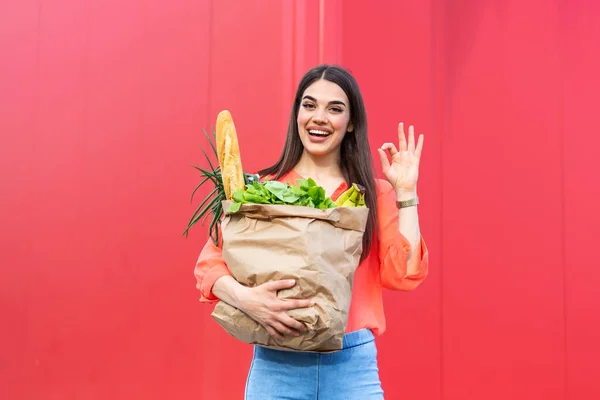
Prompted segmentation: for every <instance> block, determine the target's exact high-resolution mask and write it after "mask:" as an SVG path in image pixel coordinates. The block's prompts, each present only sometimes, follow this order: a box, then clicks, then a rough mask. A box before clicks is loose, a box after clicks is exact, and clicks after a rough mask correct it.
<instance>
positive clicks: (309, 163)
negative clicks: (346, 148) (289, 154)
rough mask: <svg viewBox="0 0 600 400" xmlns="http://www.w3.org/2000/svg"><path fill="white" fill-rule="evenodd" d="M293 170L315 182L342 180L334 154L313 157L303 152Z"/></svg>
mask: <svg viewBox="0 0 600 400" xmlns="http://www.w3.org/2000/svg"><path fill="white" fill-rule="evenodd" d="M294 169H295V170H296V172H297V173H298V174H300V175H302V176H303V177H305V178H308V177H310V178H313V179H315V180H322V179H323V178H324V179H331V178H334V179H335V178H342V179H343V178H344V174H343V173H342V168H341V167H340V163H339V154H336V153H332V154H329V155H327V156H324V157H315V156H313V155H311V154H309V153H307V152H306V151H305V152H303V153H302V156H301V157H300V161H298V164H296V167H294Z"/></svg>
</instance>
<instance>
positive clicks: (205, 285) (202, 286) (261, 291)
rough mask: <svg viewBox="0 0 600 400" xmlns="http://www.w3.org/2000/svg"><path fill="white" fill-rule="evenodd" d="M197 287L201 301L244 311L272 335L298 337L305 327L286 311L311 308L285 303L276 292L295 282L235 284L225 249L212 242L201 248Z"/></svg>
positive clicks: (302, 302)
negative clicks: (220, 301) (249, 285)
mask: <svg viewBox="0 0 600 400" xmlns="http://www.w3.org/2000/svg"><path fill="white" fill-rule="evenodd" d="M194 275H195V276H196V281H197V285H196V287H197V288H198V289H199V290H200V293H201V297H200V301H203V302H216V301H218V300H222V301H224V302H225V303H227V304H229V305H231V306H232V307H235V308H237V309H239V310H241V311H243V312H245V313H246V314H247V315H248V316H249V317H250V318H252V319H254V320H255V321H256V322H258V323H259V324H261V325H262V326H264V327H265V329H266V330H267V332H269V334H270V335H271V336H274V337H276V338H279V339H281V338H283V335H284V334H287V335H294V336H298V335H299V333H298V332H304V331H305V330H306V327H305V325H304V324H302V323H300V322H298V321H296V320H295V319H293V318H291V317H290V316H289V315H288V314H287V311H289V310H293V309H297V308H305V307H310V306H312V301H311V300H282V299H280V298H278V297H277V292H278V291H279V290H282V289H287V288H291V287H293V286H294V285H295V282H294V281H289V280H280V281H273V282H267V283H265V284H263V285H260V286H256V287H253V288H249V287H246V286H244V285H242V284H240V283H239V282H238V281H236V280H235V279H234V278H233V276H231V273H230V272H229V269H228V268H227V265H225V261H224V260H223V255H222V249H221V248H220V247H218V246H216V245H215V244H214V243H213V242H212V240H211V239H209V240H208V241H207V243H206V245H205V246H204V248H203V249H202V252H201V253H200V256H199V258H198V262H197V263H196V267H195V269H194Z"/></svg>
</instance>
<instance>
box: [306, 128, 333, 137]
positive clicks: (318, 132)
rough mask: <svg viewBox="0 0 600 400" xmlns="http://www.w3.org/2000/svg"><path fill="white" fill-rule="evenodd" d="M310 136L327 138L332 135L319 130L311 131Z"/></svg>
mask: <svg viewBox="0 0 600 400" xmlns="http://www.w3.org/2000/svg"><path fill="white" fill-rule="evenodd" d="M308 134H309V135H311V136H318V137H327V136H329V135H331V133H329V132H326V131H322V130H319V129H310V130H309V131H308Z"/></svg>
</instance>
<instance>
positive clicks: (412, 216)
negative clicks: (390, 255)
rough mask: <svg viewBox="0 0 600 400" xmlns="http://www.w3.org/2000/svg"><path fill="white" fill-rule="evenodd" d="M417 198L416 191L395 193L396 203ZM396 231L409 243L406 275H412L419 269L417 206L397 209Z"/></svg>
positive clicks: (419, 235) (419, 234)
mask: <svg viewBox="0 0 600 400" xmlns="http://www.w3.org/2000/svg"><path fill="white" fill-rule="evenodd" d="M416 197H417V191H416V190H414V191H403V190H400V191H398V190H397V191H396V200H397V201H407V200H412V199H414V198H416ZM398 229H399V231H400V233H401V234H402V236H404V237H405V238H406V240H408V243H410V253H408V255H407V259H406V263H407V265H406V273H407V274H408V275H414V274H416V273H418V272H419V270H420V268H421V255H422V254H421V229H420V228H419V213H418V210H417V206H416V205H415V206H410V207H404V208H399V209H398Z"/></svg>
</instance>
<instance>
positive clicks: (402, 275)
mask: <svg viewBox="0 0 600 400" xmlns="http://www.w3.org/2000/svg"><path fill="white" fill-rule="evenodd" d="M378 192H379V193H378V194H379V196H378V200H377V202H378V211H379V227H378V238H379V261H380V273H381V283H382V285H383V287H385V288H387V289H392V290H412V289H415V288H416V287H417V286H419V284H421V282H423V281H424V280H425V278H426V277H427V272H428V266H429V253H428V250H427V246H426V244H425V241H424V240H423V236H421V240H420V246H421V259H420V260H419V269H418V270H417V272H416V273H413V274H408V273H407V269H406V264H407V258H408V255H409V254H410V252H411V248H410V243H409V241H408V240H407V239H406V237H404V235H402V234H401V233H400V231H399V229H398V208H397V207H396V193H395V192H394V188H393V187H392V185H391V184H390V183H389V182H387V181H384V180H379V189H378Z"/></svg>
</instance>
